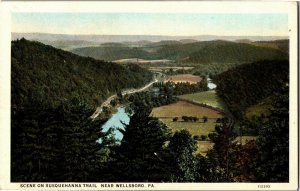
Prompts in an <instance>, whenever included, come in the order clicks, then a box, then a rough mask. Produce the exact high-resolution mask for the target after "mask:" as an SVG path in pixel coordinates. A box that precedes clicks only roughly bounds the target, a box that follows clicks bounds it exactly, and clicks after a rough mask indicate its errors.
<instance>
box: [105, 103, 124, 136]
mask: <svg viewBox="0 0 300 191" xmlns="http://www.w3.org/2000/svg"><path fill="white" fill-rule="evenodd" d="M129 120H130V118H129V116H128V114H127V113H126V111H125V108H124V107H119V108H118V111H117V112H116V113H114V114H113V115H112V117H111V118H109V120H108V121H106V123H104V125H102V131H103V132H107V131H108V130H109V129H110V128H114V130H115V131H114V137H115V139H117V140H119V141H121V140H122V138H123V134H122V133H121V132H120V131H119V130H118V128H121V129H124V124H122V123H121V121H122V122H123V123H125V124H129Z"/></svg>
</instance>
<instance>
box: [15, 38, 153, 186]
mask: <svg viewBox="0 0 300 191" xmlns="http://www.w3.org/2000/svg"><path fill="white" fill-rule="evenodd" d="M151 79H152V74H151V73H150V72H148V71H146V70H144V69H142V68H140V67H139V66H137V65H128V66H121V65H117V64H114V63H107V62H102V61H97V60H95V59H92V58H84V57H80V56H77V55H74V54H72V53H69V52H65V51H62V50H58V49H55V48H53V47H51V46H46V45H43V44H42V43H39V42H31V41H27V40H25V39H21V40H17V41H13V42H12V66H11V94H12V98H11V104H12V108H11V121H12V122H11V132H12V134H11V175H12V176H11V181H12V182H37V181H41V182H43V181H46V182H61V181H67V182H70V181H81V182H82V181H99V179H100V177H101V174H102V173H101V169H102V165H103V163H104V162H105V161H106V160H107V158H108V148H107V146H108V145H110V144H114V141H113V140H112V141H111V140H110V138H109V134H110V132H107V133H103V132H102V131H101V130H102V129H101V126H102V125H103V123H104V122H105V120H101V119H95V120H93V121H92V120H91V119H90V116H91V115H92V114H93V112H94V111H95V106H98V104H100V102H101V101H103V100H104V99H105V98H107V97H108V96H109V95H110V94H113V93H116V92H117V91H120V90H121V89H123V88H131V87H139V86H142V85H143V84H144V83H146V82H148V81H150V80H151ZM100 138H101V140H102V144H99V143H98V142H96V141H97V140H99V139H100Z"/></svg>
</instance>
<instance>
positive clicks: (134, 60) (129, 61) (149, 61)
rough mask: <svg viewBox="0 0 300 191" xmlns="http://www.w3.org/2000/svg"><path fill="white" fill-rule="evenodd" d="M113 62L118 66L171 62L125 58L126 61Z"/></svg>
mask: <svg viewBox="0 0 300 191" xmlns="http://www.w3.org/2000/svg"><path fill="white" fill-rule="evenodd" d="M113 62H115V63H118V64H127V63H137V64H144V63H169V62H172V60H167V59H161V60H145V59H139V58H127V59H120V60H114V61H113Z"/></svg>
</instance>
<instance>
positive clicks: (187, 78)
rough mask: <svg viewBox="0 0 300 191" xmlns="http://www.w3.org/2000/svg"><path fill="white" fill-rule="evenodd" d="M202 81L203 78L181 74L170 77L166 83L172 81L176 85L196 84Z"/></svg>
mask: <svg viewBox="0 0 300 191" xmlns="http://www.w3.org/2000/svg"><path fill="white" fill-rule="evenodd" d="M201 80H202V78H201V77H200V76H195V75H192V74H180V75H173V76H169V78H168V79H167V80H166V81H171V82H174V83H180V82H189V83H191V84H196V83H198V82H200V81H201Z"/></svg>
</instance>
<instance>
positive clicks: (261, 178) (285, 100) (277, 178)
mask: <svg viewBox="0 0 300 191" xmlns="http://www.w3.org/2000/svg"><path fill="white" fill-rule="evenodd" d="M257 146H258V151H259V154H258V161H257V167H256V178H257V181H258V182H288V181H289V87H288V86H284V87H283V88H282V89H281V91H280V92H279V93H277V94H276V100H275V104H274V108H273V109H272V110H271V114H270V116H269V119H268V120H267V121H266V122H265V124H263V126H262V128H261V130H260V131H259V135H258V139H257Z"/></svg>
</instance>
